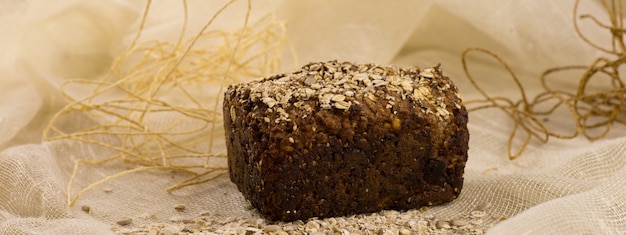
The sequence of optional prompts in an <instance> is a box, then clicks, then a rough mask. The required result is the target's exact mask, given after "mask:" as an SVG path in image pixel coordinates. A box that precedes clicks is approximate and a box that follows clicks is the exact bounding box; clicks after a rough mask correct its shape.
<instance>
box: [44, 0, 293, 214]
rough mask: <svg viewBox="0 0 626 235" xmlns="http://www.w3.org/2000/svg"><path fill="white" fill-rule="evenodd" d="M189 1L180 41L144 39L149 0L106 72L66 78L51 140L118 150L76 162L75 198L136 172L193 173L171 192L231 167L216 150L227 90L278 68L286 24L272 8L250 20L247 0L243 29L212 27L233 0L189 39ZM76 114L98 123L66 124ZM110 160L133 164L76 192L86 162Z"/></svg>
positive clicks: (47, 137) (92, 164) (98, 163)
mask: <svg viewBox="0 0 626 235" xmlns="http://www.w3.org/2000/svg"><path fill="white" fill-rule="evenodd" d="M182 2H183V6H184V15H185V18H184V23H183V27H182V29H181V31H180V35H179V37H178V40H177V42H176V43H175V44H172V43H168V42H163V41H140V38H141V33H142V31H143V30H144V27H145V22H146V18H147V16H148V13H149V11H150V5H151V3H152V2H151V1H150V0H149V1H148V2H147V5H146V6H145V10H144V13H143V18H142V21H141V25H140V27H139V30H138V32H137V34H136V36H135V38H134V40H133V41H132V43H131V45H130V47H129V48H128V50H127V51H125V52H124V53H123V54H121V55H119V56H118V57H117V58H116V59H115V60H114V61H113V64H112V66H111V68H110V69H109V71H108V72H107V73H106V74H105V75H104V76H102V78H100V79H72V80H67V81H65V82H64V83H63V84H62V86H61V92H62V93H63V95H64V96H65V97H66V98H67V99H68V100H69V101H70V102H69V104H67V105H66V106H65V107H64V108H63V109H62V110H60V111H59V112H58V113H56V114H55V115H54V117H53V118H52V119H51V120H50V123H49V125H48V126H47V128H46V130H45V131H44V138H45V140H48V141H54V140H71V141H78V142H82V143H85V144H89V145H94V146H98V147H103V148H105V149H108V150H110V151H112V152H113V153H114V154H112V155H109V156H105V157H103V158H99V159H95V160H92V159H86V158H83V159H78V160H77V161H76V162H75V165H74V170H73V173H72V176H71V179H70V182H69V185H68V188H67V201H68V204H69V205H74V204H75V203H76V201H77V200H78V199H79V198H80V197H81V196H82V195H83V194H84V193H86V192H87V191H89V190H91V189H93V188H95V187H96V186H98V185H100V184H102V183H104V182H107V181H110V180H113V179H115V178H117V177H121V176H124V175H128V174H131V173H136V172H144V171H153V170H162V171H176V172H182V173H185V174H187V175H188V176H189V177H188V178H187V179H186V180H184V181H182V182H180V183H178V184H176V185H173V186H172V187H170V188H168V189H167V190H168V191H171V190H174V189H177V188H181V187H184V186H189V185H194V184H199V183H202V182H206V181H209V180H211V179H214V178H215V177H218V176H220V175H222V174H224V173H226V172H227V166H225V164H224V163H223V162H224V161H222V163H219V159H220V158H221V159H223V158H224V156H225V154H224V153H216V152H214V150H213V145H214V139H215V138H223V135H224V134H223V124H222V112H221V110H222V109H221V100H220V98H222V95H221V93H222V91H223V88H224V86H226V85H228V84H232V83H236V82H241V81H245V80H248V79H251V78H259V77H264V76H267V75H268V74H272V73H274V72H275V71H278V70H279V66H280V54H281V52H282V48H283V45H284V44H285V35H284V32H285V28H284V24H282V23H280V22H277V21H275V20H274V19H273V18H272V17H271V16H270V15H268V16H266V17H263V18H261V19H260V20H259V21H258V22H255V23H253V24H250V23H249V20H250V12H251V10H252V5H251V1H250V0H248V4H247V6H248V7H247V10H246V15H245V19H243V26H242V28H241V29H240V30H236V31H233V32H225V31H222V30H209V27H211V26H212V23H213V22H214V21H215V19H216V18H217V17H218V16H220V14H222V12H223V11H224V10H225V9H227V8H228V7H229V6H231V5H232V4H233V2H234V0H231V1H229V2H227V3H226V4H224V5H223V6H222V7H221V8H220V9H219V10H218V11H217V13H215V15H213V16H212V18H211V19H210V20H209V21H208V22H207V23H206V24H205V25H204V27H203V28H202V29H201V30H200V32H198V33H197V34H196V35H194V36H193V37H191V38H189V39H184V36H183V35H184V33H185V30H186V26H187V2H186V1H182ZM216 42H217V43H216ZM69 87H80V88H81V89H83V90H84V89H91V90H89V92H88V93H89V94H88V95H86V96H83V97H78V96H77V95H72V93H71V92H70V88H69ZM207 93H209V94H208V95H207ZM76 114H84V115H86V116H88V117H90V118H91V119H92V120H94V124H93V125H88V126H87V127H84V128H80V129H78V130H71V129H69V127H68V126H62V125H61V123H62V119H63V118H65V117H69V116H71V115H76ZM89 157H92V158H93V157H96V156H89ZM215 159H217V161H216V160H215ZM111 162H115V163H122V164H125V165H127V166H130V169H129V170H123V171H121V172H119V173H116V174H113V175H109V176H107V177H105V178H102V179H100V180H98V181H96V182H93V183H91V184H90V185H88V186H87V187H85V188H83V189H81V190H80V191H79V192H78V193H77V194H76V195H74V196H72V187H73V186H74V183H75V182H74V181H75V179H76V177H77V174H78V172H79V171H78V170H79V168H81V167H85V166H89V167H103V165H104V164H105V163H111Z"/></svg>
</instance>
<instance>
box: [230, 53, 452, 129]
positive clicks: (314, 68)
mask: <svg viewBox="0 0 626 235" xmlns="http://www.w3.org/2000/svg"><path fill="white" fill-rule="evenodd" d="M442 78H443V75H442V72H441V69H440V68H439V65H437V66H434V67H430V68H425V69H420V68H418V67H412V68H408V69H404V68H398V67H396V66H393V65H392V66H381V65H376V64H354V63H350V62H337V61H328V62H315V63H310V64H308V65H305V66H303V67H302V68H301V69H300V70H297V71H295V72H292V73H289V74H279V75H275V76H272V77H269V78H265V79H262V80H257V81H252V82H249V83H246V84H240V85H239V86H238V87H237V89H238V90H239V93H240V94H244V93H245V92H242V91H243V90H249V98H250V100H251V101H252V102H257V101H260V102H262V103H263V104H265V105H266V107H267V109H268V110H267V112H278V113H279V118H278V119H276V122H280V121H289V114H288V112H287V111H288V110H290V109H292V108H295V109H300V110H305V111H312V110H315V109H338V110H343V111H346V112H347V111H349V110H350V109H351V108H353V107H354V105H359V101H358V100H359V98H368V99H370V100H372V101H376V100H378V99H380V98H382V99H383V100H385V102H387V105H386V107H387V108H390V109H393V107H394V105H395V104H396V100H397V99H401V100H409V101H412V102H414V103H416V104H417V105H418V106H419V107H421V109H422V112H423V113H425V114H428V115H435V116H437V117H438V118H439V119H440V120H447V119H449V116H450V115H451V113H452V111H451V110H450V108H448V107H446V102H445V100H444V99H442V98H441V97H444V96H441V95H439V96H438V97H440V98H439V99H433V97H435V96H434V95H433V93H437V94H442V93H448V92H452V93H453V94H454V95H452V96H451V97H455V98H457V99H460V96H459V95H458V92H457V90H456V88H455V87H454V86H451V85H450V83H449V81H448V80H447V79H442ZM448 102H449V103H450V101H448ZM452 103H460V100H459V101H458V102H452ZM457 106H458V105H456V106H455V107H457ZM457 108H458V107H457Z"/></svg>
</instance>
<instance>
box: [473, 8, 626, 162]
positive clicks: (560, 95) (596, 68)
mask: <svg viewBox="0 0 626 235" xmlns="http://www.w3.org/2000/svg"><path fill="white" fill-rule="evenodd" d="M602 5H603V7H604V8H605V10H606V12H607V13H608V15H609V19H610V24H609V25H607V24H604V23H602V22H601V21H600V20H598V18H596V17H594V16H592V15H587V14H582V15H579V14H578V9H579V6H580V0H576V3H575V6H574V12H573V16H574V18H573V23H574V28H575V30H576V33H577V34H578V35H579V37H580V38H581V39H582V40H583V41H584V42H585V43H587V44H588V45H590V46H591V47H593V48H594V49H597V50H599V51H601V52H604V53H606V54H608V55H609V56H610V57H611V58H609V57H598V58H596V59H595V60H594V61H593V63H591V64H590V65H588V66H565V67H556V68H552V69H548V70H546V71H545V72H543V74H542V75H541V77H540V80H541V84H542V87H543V92H541V93H540V94H538V95H536V96H535V97H533V98H532V99H531V98H530V97H528V96H527V94H526V92H525V90H524V87H523V86H522V84H521V82H520V80H519V78H518V77H517V76H516V75H515V73H514V72H513V70H512V69H511V67H510V66H509V65H508V64H507V63H506V62H505V61H504V60H503V59H502V58H501V57H499V56H498V55H497V54H495V53H493V52H491V51H489V50H486V49H482V48H468V49H466V50H465V51H464V52H463V54H462V63H463V69H464V71H465V74H466V76H467V78H468V79H469V80H470V82H471V84H472V85H473V86H474V87H475V88H476V89H477V90H478V92H479V93H480V94H481V95H482V96H483V97H484V99H482V100H471V101H468V102H466V105H468V110H469V111H475V110H480V109H486V108H498V109H500V110H502V111H503V112H505V113H506V114H507V115H508V116H509V117H510V118H511V119H512V120H513V121H514V126H513V130H512V132H511V134H510V136H509V140H508V156H509V159H511V160H512V159H515V158H517V157H519V156H520V155H521V154H522V153H523V151H524V150H525V149H526V147H527V146H528V144H529V142H530V140H531V139H532V138H535V139H537V140H540V141H541V142H544V143H545V142H548V139H549V138H550V137H555V138H562V139H571V138H575V137H577V136H578V135H580V134H582V135H583V136H584V137H586V138H587V139H589V140H598V139H601V138H604V137H605V136H606V135H607V134H608V133H609V131H610V130H611V128H612V127H613V126H614V125H615V124H616V123H621V124H626V116H625V114H626V87H625V86H624V81H623V80H622V77H621V75H620V72H619V68H620V66H622V65H624V63H625V62H626V46H625V44H624V38H623V37H624V33H625V32H626V29H625V28H624V23H623V21H624V12H623V3H622V1H617V0H611V1H610V3H607V1H602ZM579 18H580V20H591V21H593V22H594V23H595V24H596V25H597V26H599V27H601V28H603V29H606V30H609V31H610V33H611V35H612V37H611V45H612V46H611V48H604V47H601V46H599V45H598V44H595V43H594V42H592V41H591V40H589V39H588V38H587V37H586V36H585V35H584V34H583V33H582V32H581V30H580V27H579V25H578V20H579ZM471 52H479V53H483V54H486V55H488V56H491V57H493V58H495V59H496V60H497V62H498V63H499V64H500V65H502V66H503V67H504V68H505V69H506V71H507V72H508V74H509V75H510V76H511V78H512V79H513V81H514V82H515V85H516V86H517V87H518V88H519V91H520V93H521V100H518V101H516V102H514V101H512V100H511V99H508V98H506V97H493V96H490V95H489V94H487V93H486V92H485V91H484V90H483V89H482V88H481V86H480V85H478V83H477V82H476V79H474V77H473V76H472V75H471V73H470V72H469V67H468V63H467V56H468V54H469V53H471ZM570 70H582V71H583V72H582V75H581V77H580V78H579V79H578V88H577V89H576V90H574V91H569V90H559V89H556V88H554V87H551V86H550V85H549V79H548V78H549V77H550V76H551V75H553V74H555V73H558V72H564V71H570ZM603 78H608V79H610V84H611V86H610V87H608V88H604V89H603V90H601V91H599V92H598V91H592V90H591V88H590V87H591V86H590V84H591V83H594V82H599V81H601V79H603ZM545 107H548V108H545ZM559 108H565V109H567V110H568V112H569V114H570V117H571V119H572V121H573V123H574V127H573V128H572V129H573V132H572V133H557V132H555V131H553V130H551V129H549V128H548V126H547V125H546V123H545V122H546V120H547V119H546V117H548V116H549V115H551V114H553V113H554V111H555V110H557V109H559ZM598 129H600V131H599V133H598V131H596V132H594V133H592V132H593V131H595V130H598ZM519 132H523V134H525V136H524V139H523V141H522V144H521V146H520V147H519V149H517V150H513V148H514V147H513V145H514V139H515V137H516V136H517V135H518V133H519Z"/></svg>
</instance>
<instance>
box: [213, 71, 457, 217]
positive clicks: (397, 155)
mask: <svg viewBox="0 0 626 235" xmlns="http://www.w3.org/2000/svg"><path fill="white" fill-rule="evenodd" d="M224 114H225V115H224V127H225V129H226V143H227V148H228V164H229V169H230V178H231V180H232V181H233V182H234V183H235V184H236V185H237V187H238V188H239V190H240V191H241V192H242V193H243V195H244V197H245V198H246V199H247V200H249V201H250V202H251V203H252V205H253V206H254V207H255V208H257V209H258V210H259V212H260V213H261V214H263V215H265V216H266V217H267V218H269V219H272V220H283V221H293V220H298V219H307V218H310V217H320V218H321V217H330V216H344V215H350V214H356V213H368V212H376V211H380V210H384V209H397V210H407V209H413V208H419V207H422V206H425V205H437V204H441V203H445V202H449V201H451V200H453V199H455V198H456V197H457V196H458V195H459V193H460V192H461V187H462V186H463V170H464V168H465V162H466V161H467V150H468V141H469V133H468V130H467V120H468V119H467V111H466V109H465V107H463V105H462V103H461V98H460V96H459V93H458V91H457V88H456V87H455V86H454V85H453V84H452V82H451V81H450V79H449V78H447V77H445V76H443V75H442V72H441V69H440V68H439V66H435V67H432V68H426V69H419V68H417V67H413V68H410V69H402V68H396V67H394V66H380V65H375V64H353V63H348V62H337V61H330V62H323V63H311V64H308V65H306V66H304V67H303V68H302V69H301V70H298V71H295V72H293V73H289V74H280V75H275V76H272V77H269V78H266V79H263V80H259V81H253V82H249V83H242V84H236V85H231V86H230V87H229V88H228V90H227V91H226V93H225V99H224Z"/></svg>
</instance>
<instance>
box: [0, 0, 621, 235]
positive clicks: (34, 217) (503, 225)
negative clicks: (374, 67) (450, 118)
mask: <svg viewBox="0 0 626 235" xmlns="http://www.w3.org/2000/svg"><path fill="white" fill-rule="evenodd" d="M0 4H1V6H2V7H0V33H1V35H2V36H1V37H0V51H2V53H0V74H1V75H0V79H1V80H0V84H1V85H0V97H2V98H1V99H0V133H1V134H0V146H1V148H0V150H1V152H0V233H2V234H108V233H111V232H112V231H111V230H110V227H112V226H114V225H115V222H116V221H117V220H119V219H120V218H123V217H131V218H137V219H136V220H135V223H136V224H139V223H150V222H167V221H168V219H169V218H171V217H172V216H175V215H176V214H177V212H176V211H174V210H172V208H173V207H174V206H175V205H178V204H185V205H186V206H187V208H188V209H187V211H186V213H188V214H200V213H203V212H206V211H212V212H214V213H217V214H219V215H221V216H225V217H227V216H243V217H246V216H248V217H254V216H256V215H253V214H251V213H250V211H248V210H247V209H245V207H246V205H247V203H246V202H245V200H244V199H243V198H242V196H241V195H240V194H239V192H238V191H237V189H236V187H235V186H234V185H233V184H232V183H230V181H229V180H228V177H227V176H224V177H221V178H218V179H216V180H215V181H212V182H210V183H206V184H203V185H198V186H192V187H188V188H184V189H181V190H177V191H174V192H173V193H167V192H165V190H164V189H165V188H166V187H168V186H171V185H172V184H174V183H176V180H180V179H181V178H180V176H178V175H169V174H167V173H165V172H156V173H155V172H150V173H139V174H133V175H129V176H125V177H122V178H119V179H115V180H113V181H110V182H108V183H107V184H106V185H104V186H102V187H100V188H98V189H96V190H93V191H90V192H89V193H87V194H85V195H84V196H83V198H81V199H80V200H79V201H78V204H77V205H78V206H76V207H71V208H70V207H68V206H67V203H66V191H65V190H66V188H67V184H68V181H69V177H70V174H71V170H72V167H73V162H74V160H75V159H78V158H85V157H95V158H97V157H99V156H100V157H101V156H105V155H106V154H107V153H106V152H102V151H101V150H98V149H94V148H92V147H90V146H87V145H83V144H80V143H75V142H64V141H53V142H42V140H41V132H42V130H43V128H44V127H45V125H46V124H47V122H48V120H49V118H50V117H51V115H52V114H53V113H54V112H55V111H57V110H59V109H60V108H61V107H62V106H63V105H64V104H65V102H66V101H65V100H64V99H63V98H62V97H61V96H60V94H59V91H58V84H59V83H60V81H61V80H62V79H68V78H75V77H84V78H90V77H96V76H98V74H99V73H101V72H103V71H105V70H106V68H107V66H108V65H109V64H110V61H111V59H112V58H113V57H115V56H116V55H117V54H119V53H120V52H121V51H122V50H123V49H124V46H127V45H128V44H129V43H130V40H131V39H132V37H133V36H134V33H135V31H136V29H137V25H138V22H139V19H140V17H141V14H142V10H143V6H144V3H143V2H134V1H121V0H118V1H106V2H105V1H73V0H67V1H54V2H52V1H30V0H3V1H0ZM219 5H220V4H217V3H216V4H215V5H214V4H208V3H203V2H200V1H190V6H192V7H190V9H191V11H190V26H189V32H197V30H198V29H199V28H200V27H201V26H202V25H203V24H204V23H205V22H206V20H207V19H208V17H209V16H210V15H212V12H215V10H216V9H217V6H219ZM573 5H574V1H572V0H562V1H541V0H529V1H483V0H475V1H460V0H433V1H429V0H416V1H408V0H403V1H386V2H384V3H382V2H381V1H373V0H367V1H356V0H354V1H348V0H343V1H330V0H323V1H280V0H273V1H254V2H253V14H252V18H253V19H255V18H258V17H260V16H262V15H264V14H265V13H268V12H274V13H275V14H276V18H277V19H278V20H284V21H286V22H287V23H288V26H287V37H288V40H289V41H290V42H291V44H292V46H293V47H294V49H295V52H296V54H297V57H298V61H297V62H296V61H293V60H292V59H291V57H288V56H285V57H284V58H283V63H284V64H283V68H284V69H285V70H291V69H293V68H295V66H299V65H301V64H303V63H307V62H309V61H318V60H321V61H324V60H333V59H338V60H350V61H356V62H375V63H381V64H391V63H393V64H398V65H402V66H412V65H418V66H421V67H427V66H432V65H434V64H437V63H441V64H442V68H443V70H444V73H446V74H447V75H448V76H450V77H451V78H452V79H453V80H454V82H455V83H456V84H457V85H458V87H459V88H460V91H461V93H462V95H463V97H464V99H465V100H469V99H473V98H480V96H478V94H477V93H476V91H475V90H474V89H473V88H472V87H471V86H470V84H469V82H468V81H467V79H466V76H465V74H464V73H463V70H462V65H461V52H462V51H463V50H464V49H465V48H468V47H483V48H487V49H489V50H491V51H494V52H496V53H498V54H499V55H500V56H502V57H503V58H504V59H505V60H506V61H507V62H508V63H509V64H510V65H511V66H512V67H513V69H514V70H515V71H516V72H517V73H518V75H520V77H521V78H522V79H523V82H524V84H525V86H526V89H527V90H528V91H529V92H530V93H536V92H537V91H538V75H539V74H540V73H541V72H542V71H544V70H545V69H548V68H551V67H555V66H560V65H570V64H590V63H591V62H592V60H593V59H594V58H595V57H597V56H599V55H601V54H600V53H598V52H597V51H595V50H594V49H593V48H591V47H589V46H587V45H586V44H584V43H583V42H582V40H580V39H579V37H578V36H577V35H576V34H575V32H574V28H573V25H572V17H573V16H572V10H573ZM581 11H582V12H584V13H591V14H594V15H598V16H604V15H606V13H605V12H604V11H603V10H602V8H601V7H600V5H599V4H598V2H595V1H585V3H584V5H583V7H581ZM244 12H245V1H240V2H238V3H236V4H235V5H233V6H232V7H230V8H229V10H228V14H224V15H223V16H222V17H220V18H219V19H218V21H217V22H216V24H215V25H216V27H220V28H223V29H227V30H228V29H234V28H237V27H239V26H240V25H241V21H240V19H242V17H243V14H244ZM582 12H581V13H582ZM152 13H153V14H152ZM152 13H151V14H152V17H151V18H150V19H149V21H148V23H147V27H146V29H145V30H146V31H145V32H146V33H145V37H146V38H154V39H160V40H175V38H176V36H177V32H178V31H177V29H178V27H179V26H180V24H181V22H182V21H181V20H180V19H181V16H182V15H181V14H182V8H181V6H180V3H178V2H176V1H168V2H167V3H165V2H160V3H155V6H154V7H153V12H152ZM235 19H238V20H235ZM600 19H606V17H604V18H600ZM588 26H589V27H588ZM583 28H584V30H585V32H586V34H587V36H588V37H589V38H591V39H592V40H594V41H597V42H599V43H601V44H603V45H607V44H608V43H609V42H610V41H609V40H610V35H609V34H608V32H606V30H602V29H598V28H597V27H592V26H590V25H588V24H583ZM286 54H287V53H286ZM470 66H471V67H470V68H471V70H472V72H473V74H474V76H475V77H477V79H478V80H479V83H481V84H482V85H483V86H485V87H486V89H487V90H488V91H489V92H491V94H499V95H506V96H510V97H512V98H518V97H519V92H518V91H517V88H516V87H515V86H514V84H513V82H512V80H511V79H510V77H508V76H507V74H506V73H504V72H503V69H502V68H501V66H499V65H498V64H496V63H494V62H493V60H491V59H488V58H487V57H484V56H483V57H481V56H476V57H471V58H470ZM577 82H578V77H575V76H573V77H569V78H564V79H563V82H562V83H563V84H562V86H563V87H564V88H567V87H575V85H576V84H577ZM559 115H561V116H559ZM565 115H566V114H565V113H557V114H555V115H554V116H553V117H551V120H554V122H555V123H556V124H560V123H559V121H560V119H566V118H567V116H565ZM81 118H82V119H81ZM83 119H86V117H84V116H83V117H77V118H76V120H74V121H78V122H80V121H87V120H83ZM72 124H73V122H68V123H67V125H72ZM556 128H562V129H563V130H567V129H568V128H572V127H571V126H567V125H560V126H558V125H557V126H556ZM469 129H470V134H471V135H470V151H469V161H468V164H467V168H466V175H465V186H464V189H463V192H462V195H461V197H460V198H458V199H457V200H455V201H454V202H452V203H449V204H446V205H444V206H438V207H433V208H430V210H429V213H432V214H434V215H436V216H440V217H449V218H452V217H455V216H456V215H458V214H463V213H469V212H470V211H472V210H473V209H474V208H475V207H476V206H477V205H479V204H481V203H484V202H490V203H491V204H492V206H491V208H490V209H489V210H488V213H489V216H488V217H487V218H491V217H490V216H493V215H499V216H502V217H506V218H507V219H506V220H504V221H502V222H499V223H495V219H494V220H493V221H486V222H485V224H490V225H491V224H495V226H494V227H492V228H490V229H489V230H488V231H489V233H491V234H624V233H626V204H624V202H626V153H625V150H626V149H625V148H626V147H625V146H626V137H624V136H625V135H624V134H626V128H624V127H623V126H616V127H614V129H613V130H612V131H611V133H610V134H609V136H607V137H606V138H604V139H602V140H598V141H594V142H590V141H588V140H586V139H584V138H582V137H579V138H575V139H572V140H558V139H551V140H550V142H548V143H547V144H543V143H539V142H531V144H530V146H529V147H528V149H527V150H526V152H525V153H524V155H522V156H521V157H520V158H519V159H517V160H514V161H511V160H508V158H507V155H506V149H507V148H506V147H507V143H506V139H507V138H508V136H509V133H510V131H511V129H512V122H511V121H510V120H509V119H508V118H507V116H506V115H504V114H503V113H501V112H500V111H499V110H493V109H492V110H484V111H478V112H472V113H470V122H469ZM107 174H110V171H109V170H106V169H102V170H98V169H95V170H91V171H87V172H82V174H81V175H79V177H78V179H77V184H78V185H83V186H84V185H86V183H87V182H91V181H92V180H93V179H99V178H101V177H103V176H105V175H107ZM102 188H112V189H114V191H113V192H112V193H106V192H104V191H103V190H102ZM80 205H90V206H91V207H92V208H93V213H92V214H87V213H84V212H83V211H81V210H80ZM145 214H150V215H152V214H154V215H158V216H156V217H155V218H154V217H153V218H144V219H143V220H142V219H139V218H140V217H142V216H141V215H145ZM486 220H488V219H486Z"/></svg>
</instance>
